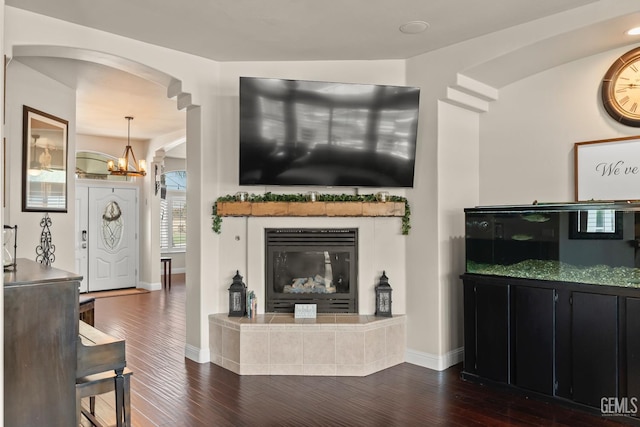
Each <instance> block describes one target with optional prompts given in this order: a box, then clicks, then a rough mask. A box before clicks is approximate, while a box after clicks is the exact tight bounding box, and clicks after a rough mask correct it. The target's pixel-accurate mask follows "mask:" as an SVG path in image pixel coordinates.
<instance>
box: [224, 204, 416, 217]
mask: <svg viewBox="0 0 640 427" xmlns="http://www.w3.org/2000/svg"><path fill="white" fill-rule="evenodd" d="M404 213H405V204H404V202H307V201H301V202H218V205H217V214H218V216H393V217H402V216H404Z"/></svg>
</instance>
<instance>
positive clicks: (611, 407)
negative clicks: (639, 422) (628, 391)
mask: <svg viewBox="0 0 640 427" xmlns="http://www.w3.org/2000/svg"><path fill="white" fill-rule="evenodd" d="M600 412H602V415H603V416H609V417H611V416H632V417H635V416H637V415H638V398H637V397H603V398H602V399H600Z"/></svg>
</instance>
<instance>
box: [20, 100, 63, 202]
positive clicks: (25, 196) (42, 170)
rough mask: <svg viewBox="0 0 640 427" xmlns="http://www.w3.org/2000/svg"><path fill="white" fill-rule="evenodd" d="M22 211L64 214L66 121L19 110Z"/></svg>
mask: <svg viewBox="0 0 640 427" xmlns="http://www.w3.org/2000/svg"><path fill="white" fill-rule="evenodd" d="M22 114H23V125H22V211H23V212H26V211H31V212H67V146H68V135H67V132H68V125H69V123H68V121H66V120H63V119H60V118H58V117H55V116H52V115H51V114H47V113H43V112H42V111H38V110H35V109H33V108H30V107H27V106H26V105H25V106H24V107H23V110H22Z"/></svg>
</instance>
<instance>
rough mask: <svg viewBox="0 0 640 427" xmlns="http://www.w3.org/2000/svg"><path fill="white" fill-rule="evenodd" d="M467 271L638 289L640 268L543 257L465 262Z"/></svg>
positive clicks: (639, 286)
mask: <svg viewBox="0 0 640 427" xmlns="http://www.w3.org/2000/svg"><path fill="white" fill-rule="evenodd" d="M467 273H474V274H488V275H492V276H506V277H519V278H524V279H537V280H553V281H559V282H577V283H589V284H594V285H607V286H621V287H626V288H640V269H638V268H631V267H611V266H608V265H594V266H590V267H582V266H575V265H571V264H567V263H564V262H560V261H543V260H525V261H521V262H518V263H516V264H511V265H499V264H483V263H478V262H474V261H467Z"/></svg>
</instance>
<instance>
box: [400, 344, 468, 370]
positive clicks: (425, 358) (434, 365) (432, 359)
mask: <svg viewBox="0 0 640 427" xmlns="http://www.w3.org/2000/svg"><path fill="white" fill-rule="evenodd" d="M463 356H464V347H459V348H456V349H454V350H451V351H449V352H448V353H445V354H443V355H440V356H438V355H435V354H430V353H424V352H421V351H416V350H411V349H407V350H406V352H405V358H404V360H405V361H406V362H407V363H411V364H413V365H418V366H422V367H423V368H428V369H433V370H435V371H444V370H445V369H447V368H450V367H451V366H453V365H457V364H458V363H460V362H462V360H463Z"/></svg>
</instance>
